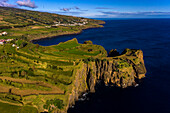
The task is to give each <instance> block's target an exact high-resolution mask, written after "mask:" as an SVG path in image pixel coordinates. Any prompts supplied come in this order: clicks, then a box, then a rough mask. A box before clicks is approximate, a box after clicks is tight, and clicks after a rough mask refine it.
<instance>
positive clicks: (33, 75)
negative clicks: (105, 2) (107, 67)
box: [0, 38, 107, 113]
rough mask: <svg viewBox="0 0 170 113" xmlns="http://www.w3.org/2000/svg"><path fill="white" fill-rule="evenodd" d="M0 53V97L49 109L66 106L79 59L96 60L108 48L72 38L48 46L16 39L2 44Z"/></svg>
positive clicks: (104, 53)
mask: <svg viewBox="0 0 170 113" xmlns="http://www.w3.org/2000/svg"><path fill="white" fill-rule="evenodd" d="M12 44H15V45H16V46H19V47H20V48H19V49H17V48H16V47H12ZM89 49H90V50H92V51H88V50H89ZM0 54H1V59H0V61H1V62H0V88H1V90H0V100H3V101H5V102H9V103H12V104H19V105H22V106H23V105H30V106H36V108H38V111H44V109H47V110H48V111H49V112H51V111H53V110H55V109H65V107H66V106H67V104H68V97H69V92H70V90H71V88H70V87H71V86H72V83H73V81H74V76H73V71H74V69H75V67H76V66H77V65H78V64H79V62H80V61H82V60H84V59H85V60H87V61H95V59H96V58H95V57H96V56H97V58H100V57H103V56H106V55H107V52H106V51H105V49H104V48H103V47H101V46H99V45H89V44H80V43H78V41H77V39H75V38H74V39H72V40H69V41H67V42H63V43H59V44H58V45H53V46H48V47H43V46H40V45H37V44H32V43H30V42H28V41H26V40H24V39H23V40H21V39H15V40H14V41H13V42H8V43H6V44H4V45H1V46H0ZM85 60H84V61H85ZM41 94H42V95H43V96H39V95H41ZM33 95H35V96H37V97H35V98H34V97H32V96H33ZM48 95H49V96H50V95H54V96H52V97H51V98H50V100H49V98H45V96H48ZM60 95H61V96H60ZM53 105H54V106H53ZM43 106H44V107H43ZM9 113H10V112H9Z"/></svg>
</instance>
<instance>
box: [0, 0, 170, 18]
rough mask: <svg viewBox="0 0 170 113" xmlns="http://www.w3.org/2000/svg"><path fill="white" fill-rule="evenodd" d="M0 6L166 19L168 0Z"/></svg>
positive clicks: (32, 0) (40, 0)
mask: <svg viewBox="0 0 170 113" xmlns="http://www.w3.org/2000/svg"><path fill="white" fill-rule="evenodd" d="M0 6H4V7H16V8H22V9H28V10H35V11H42V12H50V13H56V14H62V15H71V16H78V17H88V18H170V0H0Z"/></svg>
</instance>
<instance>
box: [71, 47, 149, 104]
mask: <svg viewBox="0 0 170 113" xmlns="http://www.w3.org/2000/svg"><path fill="white" fill-rule="evenodd" d="M85 61H86V62H85ZM145 74H146V68H145V64H144V60H143V52H142V51H141V50H136V49H125V50H124V51H123V52H122V54H121V55H119V56H116V57H106V58H102V59H98V58H96V59H88V60H84V61H83V60H82V61H81V62H80V63H79V65H78V66H77V67H76V69H75V70H74V75H75V80H74V82H73V88H72V93H71V94H70V96H69V106H68V107H70V106H72V105H74V104H75V101H76V100H78V97H79V96H80V95H81V94H82V93H83V92H87V91H89V92H95V86H96V84H97V83H98V81H103V82H104V83H105V85H110V86H116V87H122V88H126V87H128V86H135V85H136V84H137V80H139V79H142V78H144V77H145Z"/></svg>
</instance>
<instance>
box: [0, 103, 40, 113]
mask: <svg viewBox="0 0 170 113" xmlns="http://www.w3.org/2000/svg"><path fill="white" fill-rule="evenodd" d="M0 106H1V107H0V111H1V112H3V113H18V112H19V113H37V109H36V108H34V107H31V106H16V105H11V104H8V103H2V102H0Z"/></svg>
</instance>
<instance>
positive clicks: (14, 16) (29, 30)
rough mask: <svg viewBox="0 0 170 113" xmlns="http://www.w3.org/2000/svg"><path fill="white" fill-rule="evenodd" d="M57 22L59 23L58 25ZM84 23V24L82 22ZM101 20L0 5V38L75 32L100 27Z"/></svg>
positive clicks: (46, 35)
mask: <svg viewBox="0 0 170 113" xmlns="http://www.w3.org/2000/svg"><path fill="white" fill-rule="evenodd" d="M59 23H60V24H61V25H59ZM83 23H86V24H83ZM101 23H104V22H103V21H99V20H93V19H86V18H80V17H73V16H64V15H58V14H51V13H47V12H36V11H29V10H21V9H16V8H9V7H8V8H7V7H0V33H1V32H3V31H6V32H7V33H8V34H7V35H5V36H1V37H0V39H1V38H2V39H9V38H10V39H25V40H29V41H30V40H35V39H40V38H46V37H51V36H58V35H64V34H75V33H79V32H81V30H82V29H87V28H92V27H102V26H101V25H98V24H101ZM79 24H82V25H79Z"/></svg>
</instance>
